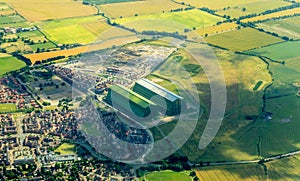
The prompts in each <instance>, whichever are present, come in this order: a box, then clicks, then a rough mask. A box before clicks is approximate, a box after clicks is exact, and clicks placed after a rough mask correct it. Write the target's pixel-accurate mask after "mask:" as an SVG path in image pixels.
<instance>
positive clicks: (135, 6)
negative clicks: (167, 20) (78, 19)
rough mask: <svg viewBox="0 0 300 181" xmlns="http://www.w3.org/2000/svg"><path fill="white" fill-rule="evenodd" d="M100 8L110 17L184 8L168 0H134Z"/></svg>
mask: <svg viewBox="0 0 300 181" xmlns="http://www.w3.org/2000/svg"><path fill="white" fill-rule="evenodd" d="M99 7H100V10H101V11H102V12H104V14H105V15H106V16H109V17H110V18H112V19H116V18H120V17H123V18H124V17H130V16H135V15H138V16H140V15H142V14H153V13H162V12H168V11H170V10H174V9H178V8H186V6H184V5H180V4H177V3H175V2H172V1H169V0H149V1H134V2H123V3H113V4H105V5H100V6H99Z"/></svg>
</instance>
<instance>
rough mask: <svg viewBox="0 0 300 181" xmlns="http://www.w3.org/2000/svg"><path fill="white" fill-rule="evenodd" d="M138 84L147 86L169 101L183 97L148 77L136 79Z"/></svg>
mask: <svg viewBox="0 0 300 181" xmlns="http://www.w3.org/2000/svg"><path fill="white" fill-rule="evenodd" d="M136 84H139V85H140V86H142V87H145V88H146V89H148V90H150V91H152V92H154V93H155V94H157V95H160V96H161V97H163V98H165V99H166V100H168V101H171V102H173V101H175V100H177V99H183V98H182V97H181V96H179V95H176V94H174V93H173V92H171V91H169V90H167V89H165V88H163V87H161V86H160V85H157V84H155V83H154V82H152V81H150V80H148V79H144V78H143V79H140V80H138V81H136Z"/></svg>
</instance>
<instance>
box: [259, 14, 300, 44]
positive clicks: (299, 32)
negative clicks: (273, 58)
mask: <svg viewBox="0 0 300 181" xmlns="http://www.w3.org/2000/svg"><path fill="white" fill-rule="evenodd" d="M257 26H258V27H260V28H263V29H264V30H265V31H269V32H274V33H277V34H278V35H280V36H287V37H289V38H291V39H300V25H299V24H294V23H290V22H289V21H287V19H282V20H273V21H268V22H265V23H260V24H258V25H257Z"/></svg>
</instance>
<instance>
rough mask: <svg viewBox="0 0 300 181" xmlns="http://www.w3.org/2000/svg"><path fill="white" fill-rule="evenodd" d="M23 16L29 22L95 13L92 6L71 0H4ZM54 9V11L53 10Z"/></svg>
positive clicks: (95, 10)
mask: <svg viewBox="0 0 300 181" xmlns="http://www.w3.org/2000/svg"><path fill="white" fill-rule="evenodd" d="M5 1H6V2H7V3H9V4H10V5H11V6H12V7H13V8H14V9H15V10H17V11H18V12H19V13H20V14H21V15H22V16H23V17H25V18H26V19H27V20H29V21H31V22H36V21H42V20H48V19H61V18H69V17H79V16H88V15H93V14H96V13H97V9H96V8H95V7H92V6H85V5H83V4H82V3H81V2H76V1H73V0H51V1H40V0H22V1H15V0H5ZM54 10H55V11H54Z"/></svg>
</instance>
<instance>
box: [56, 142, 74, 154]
mask: <svg viewBox="0 0 300 181" xmlns="http://www.w3.org/2000/svg"><path fill="white" fill-rule="evenodd" d="M75 146H76V145H74V144H70V143H63V144H61V145H60V146H59V147H58V148H57V149H56V150H55V151H54V152H59V153H60V154H61V155H66V154H75Z"/></svg>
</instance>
